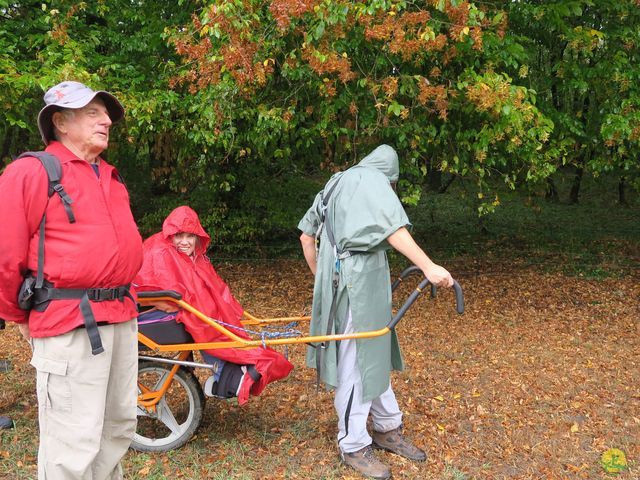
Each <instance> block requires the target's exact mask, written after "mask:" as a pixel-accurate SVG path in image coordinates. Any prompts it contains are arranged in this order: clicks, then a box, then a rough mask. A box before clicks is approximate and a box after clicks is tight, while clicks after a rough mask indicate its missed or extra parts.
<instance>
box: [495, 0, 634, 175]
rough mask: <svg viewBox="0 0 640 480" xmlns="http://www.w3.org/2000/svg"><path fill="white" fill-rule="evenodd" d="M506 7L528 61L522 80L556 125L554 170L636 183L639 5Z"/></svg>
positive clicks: (609, 1)
mask: <svg viewBox="0 0 640 480" xmlns="http://www.w3.org/2000/svg"><path fill="white" fill-rule="evenodd" d="M503 3H504V7H505V9H506V10H507V11H508V13H509V19H510V28H511V30H512V32H513V33H514V34H515V35H518V41H519V42H520V43H521V44H522V45H524V46H525V51H526V55H527V57H528V59H526V60H525V62H524V63H523V64H522V65H521V66H519V68H520V71H519V74H520V76H521V77H522V78H523V80H528V81H529V82H530V86H531V88H533V89H535V90H536V91H537V92H539V94H538V107H539V108H540V109H541V110H542V111H543V112H544V113H545V114H546V115H547V116H548V117H549V118H550V119H552V120H553V122H554V125H555V128H554V131H553V135H552V137H551V139H550V141H551V142H552V143H553V144H555V145H557V147H558V149H559V151H560V152H562V154H561V155H559V156H558V158H557V159H556V163H557V164H559V165H562V164H570V165H575V166H576V167H578V168H581V169H582V168H584V169H586V170H587V171H589V172H591V173H592V174H594V175H598V174H601V173H603V172H607V171H616V172H618V173H619V174H620V175H621V176H623V177H627V178H628V179H629V180H630V181H631V182H638V177H639V176H640V175H639V174H640V169H639V166H638V161H637V159H638V157H639V156H640V143H639V142H640V123H639V120H640V109H639V107H640V82H639V80H640V62H639V60H640V30H638V28H637V26H638V25H639V24H640V8H639V5H638V2H637V1H635V0H625V1H618V0H602V1H597V2H594V1H591V0H573V1H553V2H543V3H538V2H503ZM515 71H516V70H515V68H514V72H515Z"/></svg>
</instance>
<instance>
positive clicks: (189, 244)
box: [173, 232, 198, 256]
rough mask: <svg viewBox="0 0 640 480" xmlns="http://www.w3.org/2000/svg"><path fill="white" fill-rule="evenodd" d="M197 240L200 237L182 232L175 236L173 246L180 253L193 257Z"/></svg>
mask: <svg viewBox="0 0 640 480" xmlns="http://www.w3.org/2000/svg"><path fill="white" fill-rule="evenodd" d="M197 240H198V237H197V236H196V235H195V234H193V233H187V232H180V233H176V234H175V235H174V236H173V244H174V245H175V247H176V248H177V249H178V251H179V252H180V253H184V254H186V255H189V256H191V255H193V252H194V251H195V249H196V241H197Z"/></svg>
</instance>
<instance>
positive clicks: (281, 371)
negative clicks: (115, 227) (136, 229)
mask: <svg viewBox="0 0 640 480" xmlns="http://www.w3.org/2000/svg"><path fill="white" fill-rule="evenodd" d="M209 242H210V237H209V235H207V232H205V230H204V228H202V225H201V224H200V219H199V218H198V214H197V213H196V212H195V211H194V210H193V209H191V208H190V207H187V206H181V207H178V208H176V209H175V210H173V211H172V212H171V213H170V214H169V216H168V217H167V218H166V219H165V221H164V223H163V225H162V231H161V232H159V233H156V234H155V235H152V236H151V237H149V238H148V239H147V240H145V242H144V244H143V252H144V262H143V264H142V268H141V269H140V271H139V272H138V275H137V277H136V279H135V280H134V285H135V286H136V290H137V291H150V290H175V291H176V292H178V293H180V294H181V295H182V298H183V300H184V301H186V302H187V303H189V304H190V305H193V306H194V307H195V308H196V309H198V310H200V311H201V312H203V313H204V314H206V315H207V316H209V317H211V318H212V319H215V320H220V321H222V322H224V323H227V324H231V325H235V326H238V327H242V325H241V323H240V317H242V314H243V309H242V307H241V306H240V304H239V303H238V301H237V300H236V299H235V298H233V295H231V291H230V290H229V287H228V286H227V284H226V283H225V282H224V281H223V280H222V278H220V276H219V275H218V274H217V273H216V271H215V269H214V268H213V265H211V263H210V261H209V258H208V257H207V256H206V255H205V253H206V251H207V247H208V246H209ZM156 307H157V308H158V309H161V310H170V308H167V307H168V305H166V304H158V305H157V306H156ZM176 320H177V321H178V322H179V323H182V324H183V325H184V327H185V329H186V330H187V331H188V332H189V334H191V336H192V337H193V339H194V341H195V342H197V343H205V342H216V341H224V340H227V337H226V336H224V335H223V334H222V333H220V332H218V331H217V330H216V329H215V328H213V327H212V326H211V325H208V324H206V323H205V322H203V321H202V320H200V319H199V318H197V317H196V316H195V315H193V314H192V313H189V312H187V311H179V312H178V313H177V317H176ZM231 331H233V332H234V333H235V334H236V335H238V336H240V337H243V338H249V337H248V335H247V334H246V332H244V331H243V330H240V329H233V328H231ZM203 357H204V358H205V360H207V361H208V362H209V363H213V362H215V358H217V359H220V360H223V361H224V362H229V363H227V364H226V365H225V367H224V369H226V368H227V367H228V366H230V365H233V366H237V365H242V366H243V367H248V368H243V369H242V373H243V374H244V376H243V377H242V381H241V382H240V386H239V389H238V391H237V397H238V403H239V404H240V405H243V404H244V403H246V402H247V401H248V400H249V395H259V394H260V393H261V392H262V390H264V388H265V387H266V386H267V384H269V383H271V382H273V381H275V380H279V379H282V378H285V377H286V376H287V375H288V374H289V372H291V370H292V369H293V365H292V364H291V363H290V362H289V361H288V360H287V359H286V358H284V356H283V355H282V354H280V353H278V352H276V351H275V350H272V349H270V348H251V349H235V348H223V349H215V350H204V351H203ZM211 357H215V358H211ZM234 364H235V365H234ZM251 367H253V368H251ZM224 369H223V371H224ZM247 369H249V371H247ZM255 371H257V373H258V374H259V375H255V373H254V374H253V375H252V374H251V373H252V372H255ZM212 378H213V377H212ZM211 383H212V382H207V383H206V384H205V392H207V394H210V395H211ZM216 383H217V379H216Z"/></svg>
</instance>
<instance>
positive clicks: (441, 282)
mask: <svg viewBox="0 0 640 480" xmlns="http://www.w3.org/2000/svg"><path fill="white" fill-rule="evenodd" d="M422 273H424V276H425V277H427V279H428V280H429V281H430V282H431V283H432V284H433V285H435V286H436V287H452V286H453V277H452V276H451V274H450V273H449V272H448V271H447V269H445V268H444V267H441V266H440V265H437V264H435V263H431V265H430V266H429V267H428V268H426V269H424V270H423V271H422Z"/></svg>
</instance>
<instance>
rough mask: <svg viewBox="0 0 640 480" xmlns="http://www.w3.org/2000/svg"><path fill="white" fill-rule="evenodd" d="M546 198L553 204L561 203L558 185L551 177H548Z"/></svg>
mask: <svg viewBox="0 0 640 480" xmlns="http://www.w3.org/2000/svg"><path fill="white" fill-rule="evenodd" d="M544 198H546V199H547V200H548V201H550V202H553V203H558V202H560V195H558V189H557V188H556V184H555V182H554V181H553V178H551V177H547V191H546V192H545V195H544Z"/></svg>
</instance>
